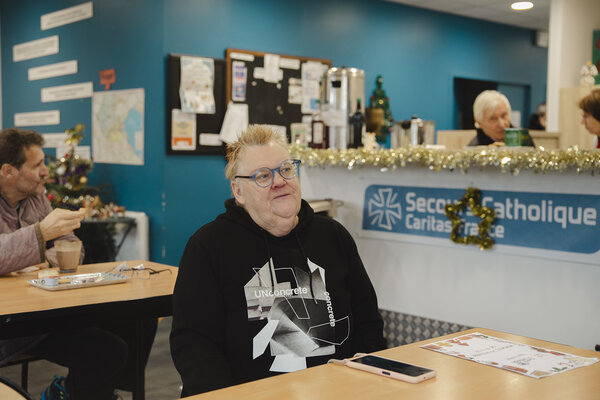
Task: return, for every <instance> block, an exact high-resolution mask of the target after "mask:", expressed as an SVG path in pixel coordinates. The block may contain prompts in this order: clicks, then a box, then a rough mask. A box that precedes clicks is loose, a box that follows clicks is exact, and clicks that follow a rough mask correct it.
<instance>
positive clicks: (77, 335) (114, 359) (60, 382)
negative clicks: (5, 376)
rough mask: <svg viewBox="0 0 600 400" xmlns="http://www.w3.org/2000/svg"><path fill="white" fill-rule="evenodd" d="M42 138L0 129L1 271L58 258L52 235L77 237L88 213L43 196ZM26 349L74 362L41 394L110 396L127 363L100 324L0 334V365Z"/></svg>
mask: <svg viewBox="0 0 600 400" xmlns="http://www.w3.org/2000/svg"><path fill="white" fill-rule="evenodd" d="M43 144H44V139H43V138H42V136H41V135H39V134H38V133H36V132H35V131H26V130H20V129H15V128H9V129H4V130H3V131H1V132H0V274H7V273H9V272H13V271H17V270H20V269H22V268H24V267H27V266H29V265H33V264H39V263H42V262H44V261H45V260H49V261H51V262H53V263H56V252H55V251H54V248H53V245H52V243H53V240H54V239H58V238H73V239H75V235H74V234H73V230H74V229H77V228H79V226H80V221H81V220H82V219H83V217H84V213H85V210H79V211H69V210H61V209H56V210H54V211H53V210H52V208H51V206H50V203H49V201H48V199H47V198H46V197H45V196H44V191H45V188H44V183H45V180H46V178H47V176H48V170H47V169H46V166H45V164H44V158H45V157H44V152H43V151H42V145H43ZM82 259H83V254H82V255H81V258H80V260H82ZM2 295H3V294H2V293H0V296H2ZM24 352H26V353H27V354H31V355H35V356H38V357H41V358H45V359H47V360H49V361H52V362H55V363H57V364H59V365H62V366H65V367H68V368H69V375H68V376H67V378H66V379H65V378H62V377H58V376H57V377H56V378H55V379H54V381H53V382H52V384H51V385H50V386H49V387H48V388H47V389H46V390H45V391H44V392H43V393H42V400H51V399H67V398H68V399H70V400H77V399H83V400H94V399H98V400H108V399H112V398H113V392H114V388H115V387H116V384H117V379H118V378H119V372H121V370H122V369H123V367H124V365H125V360H126V356H127V344H126V343H125V342H124V341H123V340H122V339H121V338H120V337H119V336H117V335H115V334H112V333H110V332H107V331H105V330H101V329H99V328H82V329H73V328H69V329H65V330H64V331H63V330H55V331H51V332H48V333H46V334H42V335H35V336H27V337H22V338H16V339H6V340H0V365H2V364H4V363H6V362H8V361H10V359H12V358H13V357H15V356H16V355H18V354H20V353H24Z"/></svg>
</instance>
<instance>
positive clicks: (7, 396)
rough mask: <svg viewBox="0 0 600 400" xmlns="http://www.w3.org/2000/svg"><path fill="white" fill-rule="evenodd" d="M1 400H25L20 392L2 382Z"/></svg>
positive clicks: (0, 385) (0, 387) (0, 383)
mask: <svg viewBox="0 0 600 400" xmlns="http://www.w3.org/2000/svg"><path fill="white" fill-rule="evenodd" d="M0 399H2V400H23V399H24V397H23V395H21V394H20V393H19V392H17V391H16V390H14V389H13V388H11V387H10V386H8V385H5V384H4V383H2V382H0Z"/></svg>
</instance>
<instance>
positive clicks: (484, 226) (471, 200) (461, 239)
mask: <svg viewBox="0 0 600 400" xmlns="http://www.w3.org/2000/svg"><path fill="white" fill-rule="evenodd" d="M467 206H468V207H469V209H470V210H471V212H472V213H473V215H474V216H476V217H477V218H481V221H479V224H478V225H477V232H478V235H467V236H460V235H459V233H460V226H461V225H462V220H461V218H460V216H459V215H458V213H459V212H461V211H464V210H465V208H466V207H467ZM444 210H445V211H446V217H448V219H449V220H450V221H452V231H451V232H450V240H452V241H453V242H454V243H462V244H474V245H477V246H479V249H480V250H489V249H491V248H492V246H493V245H494V239H492V238H491V237H490V227H491V226H492V223H493V222H494V219H496V212H495V211H494V209H492V208H489V207H484V206H482V205H481V190H479V189H477V188H472V187H470V188H467V190H466V192H465V194H464V195H463V197H462V198H461V199H460V200H458V201H457V202H456V203H452V204H446V206H445V207H444Z"/></svg>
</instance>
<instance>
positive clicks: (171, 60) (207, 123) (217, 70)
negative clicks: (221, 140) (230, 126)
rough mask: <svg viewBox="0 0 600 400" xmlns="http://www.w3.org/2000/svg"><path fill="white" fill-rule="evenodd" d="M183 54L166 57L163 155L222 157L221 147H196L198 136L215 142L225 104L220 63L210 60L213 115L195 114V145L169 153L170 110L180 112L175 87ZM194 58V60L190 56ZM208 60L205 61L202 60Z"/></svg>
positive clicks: (170, 135)
mask: <svg viewBox="0 0 600 400" xmlns="http://www.w3.org/2000/svg"><path fill="white" fill-rule="evenodd" d="M182 56H184V55H183V54H169V55H168V58H167V134H166V149H167V154H189V155H198V154H219V155H224V154H225V145H223V144H221V145H218V146H207V145H201V144H200V134H207V135H211V136H212V135H214V137H211V138H212V139H213V140H215V141H216V139H217V137H218V135H219V132H220V131H221V124H222V123H223V117H224V116H225V110H226V108H227V103H226V102H225V83H226V79H225V77H226V75H225V72H226V66H225V60H224V59H213V61H214V82H213V95H214V100H215V113H214V114H196V143H195V146H194V148H191V149H185V150H178V149H173V120H172V116H173V110H174V109H176V110H180V109H181V100H180V97H179V86H180V80H181V57H182ZM192 57H194V56H192ZM205 58H208V57H205Z"/></svg>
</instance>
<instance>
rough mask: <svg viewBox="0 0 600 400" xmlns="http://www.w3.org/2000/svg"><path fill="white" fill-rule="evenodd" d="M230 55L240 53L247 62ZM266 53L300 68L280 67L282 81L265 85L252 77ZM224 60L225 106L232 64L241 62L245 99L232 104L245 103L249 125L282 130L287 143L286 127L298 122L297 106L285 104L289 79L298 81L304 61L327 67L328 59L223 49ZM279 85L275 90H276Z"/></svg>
mask: <svg viewBox="0 0 600 400" xmlns="http://www.w3.org/2000/svg"><path fill="white" fill-rule="evenodd" d="M232 53H241V54H242V56H243V55H246V56H249V57H248V58H252V60H251V61H249V60H240V59H239V58H232V56H231V55H232ZM266 54H274V55H277V56H280V57H281V58H287V59H291V60H298V62H299V63H300V68H298V69H297V70H295V69H288V68H282V71H283V79H282V80H281V81H280V82H278V83H269V82H265V81H264V79H255V78H254V68H257V67H264V57H265V55H266ZM225 58H226V61H227V79H226V80H227V87H226V94H227V95H226V98H227V104H229V102H230V101H232V73H233V70H232V62H233V61H243V62H245V64H246V67H247V71H246V74H247V77H246V96H245V100H244V101H235V100H234V101H233V102H234V103H237V104H248V122H249V123H250V124H271V125H281V126H285V127H286V133H287V138H288V141H289V140H290V138H291V130H290V124H292V123H293V122H302V116H303V115H307V114H302V105H301V104H291V103H289V102H288V101H287V99H288V90H289V78H297V79H301V78H302V76H301V74H302V64H304V63H306V62H308V61H314V62H319V63H321V64H325V65H327V67H328V68H331V60H329V59H324V58H315V57H304V56H292V55H288V54H278V53H273V52H263V51H253V50H242V49H233V48H227V49H226V51H225ZM278 84H279V87H278Z"/></svg>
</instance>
